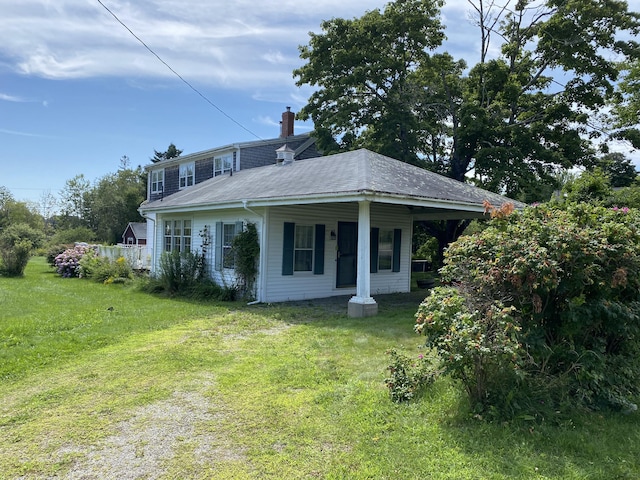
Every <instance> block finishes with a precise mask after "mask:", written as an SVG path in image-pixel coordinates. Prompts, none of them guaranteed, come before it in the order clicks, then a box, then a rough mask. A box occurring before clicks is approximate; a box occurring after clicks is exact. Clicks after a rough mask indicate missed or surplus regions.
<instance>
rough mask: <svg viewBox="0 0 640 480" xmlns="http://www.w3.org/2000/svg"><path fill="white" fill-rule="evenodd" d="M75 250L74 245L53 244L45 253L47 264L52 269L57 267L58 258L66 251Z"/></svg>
mask: <svg viewBox="0 0 640 480" xmlns="http://www.w3.org/2000/svg"><path fill="white" fill-rule="evenodd" d="M70 248H73V244H53V245H50V246H49V247H48V248H47V251H46V253H45V257H46V259H47V263H48V264H49V265H51V266H52V267H55V265H56V257H57V256H58V255H60V254H61V253H62V252H64V251H65V250H68V249H70Z"/></svg>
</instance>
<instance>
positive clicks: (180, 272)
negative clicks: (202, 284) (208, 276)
mask: <svg viewBox="0 0 640 480" xmlns="http://www.w3.org/2000/svg"><path fill="white" fill-rule="evenodd" d="M204 278H205V259H204V256H203V255H202V254H199V253H193V252H178V251H176V250H174V251H173V252H165V253H163V254H162V255H161V256H160V281H161V283H162V285H163V286H164V289H165V290H166V291H167V292H168V293H170V294H175V293H179V292H183V293H184V292H186V291H188V290H190V289H191V288H193V286H194V285H196V284H197V282H199V281H200V280H203V279H204Z"/></svg>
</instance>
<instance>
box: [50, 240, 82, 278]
mask: <svg viewBox="0 0 640 480" xmlns="http://www.w3.org/2000/svg"><path fill="white" fill-rule="evenodd" d="M90 249H91V247H89V246H88V245H76V246H75V247H73V248H69V249H67V250H65V251H64V252H62V253H61V254H60V255H58V256H56V258H55V259H54V260H53V266H54V267H55V269H56V271H57V272H58V273H59V274H60V275H61V276H62V277H65V278H70V277H79V276H80V260H81V259H82V257H83V256H84V255H85V253H87V251H89V250H90Z"/></svg>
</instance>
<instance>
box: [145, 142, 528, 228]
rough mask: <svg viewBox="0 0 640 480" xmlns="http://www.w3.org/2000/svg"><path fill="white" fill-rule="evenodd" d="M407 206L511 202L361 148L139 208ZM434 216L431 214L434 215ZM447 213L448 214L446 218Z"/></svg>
mask: <svg viewBox="0 0 640 480" xmlns="http://www.w3.org/2000/svg"><path fill="white" fill-rule="evenodd" d="M363 199H369V200H371V201H374V202H381V203H393V204H402V205H407V206H409V207H411V208H412V211H413V213H414V214H418V215H420V214H422V215H423V216H425V218H427V217H429V216H430V215H440V216H439V218H442V217H441V215H442V213H443V212H446V211H449V212H451V213H453V212H454V211H455V212H457V215H458V216H459V214H460V213H461V212H467V213H472V214H473V215H472V216H478V214H480V215H481V214H482V212H484V201H485V200H486V201H489V202H490V203H492V204H493V205H496V206H499V205H502V204H503V203H505V202H508V201H510V202H513V203H514V204H515V205H516V207H519V206H522V204H519V203H518V202H514V201H512V200H509V199H508V198H505V197H503V196H501V195H498V194H496V193H493V192H489V191H487V190H483V189H480V188H477V187H474V186H472V185H468V184H466V183H462V182H459V181H456V180H453V179H451V178H447V177H444V176H442V175H438V174H436V173H433V172H430V171H428V170H424V169H422V168H419V167H416V166H414V165H410V164H407V163H404V162H400V161H398V160H394V159H392V158H389V157H386V156H384V155H380V154H377V153H374V152H372V151H369V150H366V149H360V150H355V151H351V152H345V153H339V154H335V155H329V156H325V157H318V158H313V159H308V160H299V161H295V162H293V163H290V164H280V165H275V164H274V165H269V166H266V167H259V168H252V169H247V170H241V171H239V172H233V174H232V175H230V174H227V175H222V176H218V177H214V178H211V179H209V180H206V181H204V182H202V183H198V184H196V185H194V186H192V187H189V188H186V189H184V190H182V191H180V192H177V193H174V194H173V195H170V196H168V197H165V198H163V199H161V200H156V201H154V202H144V203H143V204H142V205H141V207H140V210H141V211H143V212H154V211H155V212H163V211H166V212H184V211H194V210H210V209H221V208H233V207H242V206H243V205H244V206H246V205H247V204H251V206H267V205H294V204H312V203H329V202H349V201H357V200H363ZM434 218H435V217H434ZM452 218H453V217H452Z"/></svg>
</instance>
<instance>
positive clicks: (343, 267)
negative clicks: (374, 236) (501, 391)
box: [336, 222, 358, 288]
mask: <svg viewBox="0 0 640 480" xmlns="http://www.w3.org/2000/svg"><path fill="white" fill-rule="evenodd" d="M337 261H338V266H337V272H338V273H337V279H336V287H338V288H340V287H355V285H356V276H357V273H358V224H357V223H356V222H338V260H337Z"/></svg>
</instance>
